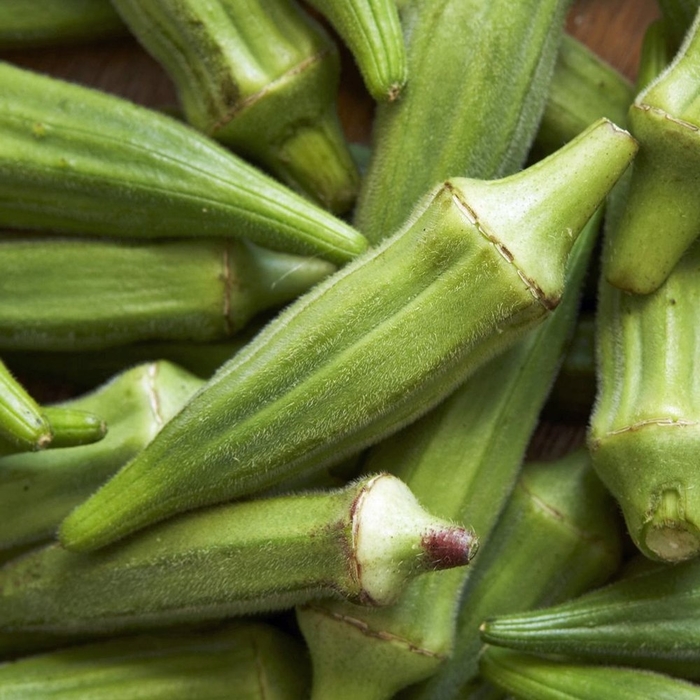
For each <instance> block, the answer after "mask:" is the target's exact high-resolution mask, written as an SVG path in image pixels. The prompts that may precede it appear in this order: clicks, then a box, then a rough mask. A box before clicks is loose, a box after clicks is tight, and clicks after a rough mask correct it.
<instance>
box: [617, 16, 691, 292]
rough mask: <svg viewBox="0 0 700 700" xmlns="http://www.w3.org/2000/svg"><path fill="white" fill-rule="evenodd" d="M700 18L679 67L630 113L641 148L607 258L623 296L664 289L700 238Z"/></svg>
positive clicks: (661, 78)
mask: <svg viewBox="0 0 700 700" xmlns="http://www.w3.org/2000/svg"><path fill="white" fill-rule="evenodd" d="M698 70H700V15H699V16H698V20H697V21H696V22H695V24H694V25H693V28H692V29H691V30H690V32H689V35H688V38H687V40H686V42H685V43H684V45H683V47H682V48H681V50H680V51H679V53H678V54H677V56H676V58H675V60H674V61H673V63H672V64H671V65H670V66H669V67H668V68H667V69H666V71H664V72H663V73H662V74H661V75H660V76H659V77H658V78H657V79H656V80H655V81H653V82H652V83H651V84H650V85H648V86H647V87H646V89H644V90H643V91H642V92H641V93H640V94H639V95H638V96H637V98H636V99H635V101H634V104H633V105H632V107H631V108H630V111H629V117H628V125H629V128H630V131H631V132H632V134H633V135H634V136H635V138H636V139H638V141H639V143H640V149H639V155H638V156H637V158H636V159H635V163H634V167H633V168H632V174H631V181H630V189H629V195H628V201H627V207H626V208H625V213H624V216H623V217H622V220H621V222H620V225H619V227H618V229H617V230H616V231H615V235H614V236H611V238H610V242H609V245H608V247H607V252H606V273H605V274H606V279H607V280H608V282H610V283H611V284H613V285H614V286H616V287H619V288H620V289H622V290H624V291H627V292H634V293H636V294H649V293H651V292H653V291H654V290H656V289H658V288H659V286H660V285H661V284H662V283H663V281H664V280H665V279H666V278H667V277H668V275H669V273H670V272H671V270H672V269H673V267H674V266H675V265H676V263H677V262H678V260H679V259H680V258H681V256H682V255H683V253H684V251H685V250H687V249H688V246H689V245H690V244H691V243H692V242H693V240H695V238H697V236H698V233H700V203H699V200H698V197H697V191H698V187H700V134H699V132H700V100H698V95H699V94H700V87H698V81H697V73H698Z"/></svg>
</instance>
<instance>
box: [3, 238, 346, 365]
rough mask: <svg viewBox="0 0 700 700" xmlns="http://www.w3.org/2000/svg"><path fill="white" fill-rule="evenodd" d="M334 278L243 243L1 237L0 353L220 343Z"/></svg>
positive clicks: (315, 265) (321, 266) (321, 264)
mask: <svg viewBox="0 0 700 700" xmlns="http://www.w3.org/2000/svg"><path fill="white" fill-rule="evenodd" d="M334 269H335V268H334V267H333V265H331V264H330V263H328V262H325V261H323V260H318V259H316V258H303V257H300V256H297V255H289V254H286V253H277V252H274V251H270V250H266V249H265V248H260V247H259V246H255V245H253V244H250V243H248V242H247V241H236V240H225V239H209V240H200V241H192V240H186V241H167V242H157V243H154V242H149V243H144V242H122V241H114V240H85V239H83V240H70V239H55V238H54V239H35V238H32V239H30V240H26V239H17V238H10V239H9V240H8V239H3V238H2V237H0V279H2V291H3V294H2V298H0V348H3V349H5V348H8V349H13V350H63V351H66V350H96V349H103V348H107V347H110V346H115V345H121V344H125V343H133V342H136V341H141V340H156V339H158V340H190V341H198V342H204V341H211V340H220V339H222V338H226V337H228V336H230V335H232V334H234V333H236V332H237V331H238V330H240V329H241V328H242V327H243V326H244V325H245V324H246V323H247V322H248V321H249V320H250V319H251V318H252V317H253V316H254V315H255V314H256V313H258V312H260V311H263V310H264V309H266V308H271V307H275V306H281V305H282V304H284V303H286V302H288V301H291V300H292V299H294V298H296V297H297V296H299V294H301V293H302V292H305V291H306V290H307V289H309V288H310V287H311V286H313V285H314V284H315V283H316V282H318V281H319V280H321V279H323V278H324V277H326V276H328V275H329V274H330V273H331V272H332V271H333V270H334ZM67 270H70V273H69V274H67Z"/></svg>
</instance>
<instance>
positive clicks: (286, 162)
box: [114, 0, 359, 213]
mask: <svg viewBox="0 0 700 700" xmlns="http://www.w3.org/2000/svg"><path fill="white" fill-rule="evenodd" d="M114 5H115V7H116V8H117V10H118V11H119V13H120V14H121V15H122V17H123V18H124V20H125V21H126V22H127V24H128V25H129V28H130V29H131V31H132V32H133V33H134V34H135V35H136V36H137V38H138V39H139V41H140V42H141V43H142V44H143V46H144V47H145V48H146V49H147V50H148V51H149V52H150V53H151V54H153V56H154V57H155V58H156V59H157V60H158V61H159V62H160V63H161V64H162V65H163V67H164V68H165V70H166V71H167V72H168V74H169V75H170V77H171V78H172V80H173V82H174V83H175V86H176V88H177V91H178V94H179V97H180V102H181V104H182V107H183V110H184V113H185V117H186V119H187V121H188V122H189V123H190V124H192V125H193V126H194V127H195V128H197V129H199V130H200V131H202V132H204V133H205V134H208V135H209V136H211V137H213V138H215V139H217V140H218V141H221V142H222V143H224V144H226V145H227V146H230V147H231V148H232V149H233V150H234V151H236V152H237V153H240V154H241V155H243V156H244V157H246V158H249V159H251V160H253V161H254V162H256V163H259V164H261V165H262V166H263V167H265V168H266V169H267V170H269V171H270V172H272V173H273V174H274V175H276V176H277V177H279V178H280V179H281V180H283V181H284V182H285V183H286V184H288V185H289V186H291V187H293V188H294V189H296V190H299V191H301V192H303V193H305V194H306V195H307V196H310V197H312V198H313V199H315V200H316V201H318V202H320V203H322V204H323V205H324V206H326V207H327V208H329V209H331V210H332V211H334V212H337V213H342V212H344V211H346V210H347V209H349V208H350V207H351V206H352V204H353V202H354V200H355V195H356V194H357V188H358V185H359V178H358V174H357V170H356V169H355V165H354V163H353V161H352V158H351V156H350V153H349V151H348V148H347V145H346V143H345V139H344V136H343V132H342V130H341V127H340V122H339V121H338V115H337V112H336V107H335V102H336V98H337V94H338V83H339V78H340V62H339V59H338V52H337V49H336V47H335V45H334V44H333V42H332V41H331V39H330V37H329V36H328V35H327V34H326V32H325V31H324V30H323V29H322V28H321V26H319V25H318V24H317V23H316V22H314V21H313V20H312V19H311V18H310V17H308V16H307V15H306V14H305V13H304V12H302V10H301V9H300V8H299V7H298V6H297V5H296V3H295V2H290V0H245V1H244V2H242V1H241V0H213V1H210V2H206V3H202V2H200V1H199V0H148V1H147V2H143V0H114Z"/></svg>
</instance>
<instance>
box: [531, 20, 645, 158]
mask: <svg viewBox="0 0 700 700" xmlns="http://www.w3.org/2000/svg"><path fill="white" fill-rule="evenodd" d="M633 100H634V90H633V87H632V84H631V83H630V82H629V81H628V80H627V79H626V78H625V77H624V76H622V75H621V74H620V73H619V72H618V71H616V70H615V69H614V68H613V67H612V66H611V65H609V64H607V63H606V62H605V61H603V60H602V59H601V58H600V57H599V56H597V55H596V54H594V53H593V52H592V51H591V50H590V49H588V48H587V47H586V46H585V45H584V44H582V43H581V42H579V41H577V40H576V39H574V38H573V37H572V36H570V35H568V34H564V35H563V36H562V39H561V45H560V46H559V53H558V54H557V61H556V64H555V66H554V73H553V75H552V80H551V82H550V84H549V94H548V96H547V102H546V104H545V108H544V112H543V113H542V120H541V121H540V126H539V130H538V132H537V137H536V138H535V146H536V148H537V149H538V150H539V151H541V152H543V153H551V152H552V151H555V150H556V149H557V148H561V146H563V145H564V144H565V143H567V142H568V141H570V140H571V139H572V138H574V137H575V136H577V135H578V134H580V133H581V132H582V131H583V130H584V129H586V128H587V127H588V126H589V125H590V124H592V123H593V122H594V121H596V120H598V119H600V118H601V117H606V118H607V119H610V121H612V122H614V123H615V124H620V125H624V123H625V121H626V119H627V110H628V109H629V107H630V105H631V104H632V101H633Z"/></svg>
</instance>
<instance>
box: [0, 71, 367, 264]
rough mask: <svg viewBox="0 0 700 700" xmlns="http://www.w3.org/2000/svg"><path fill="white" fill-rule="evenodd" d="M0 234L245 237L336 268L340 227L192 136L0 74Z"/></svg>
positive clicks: (102, 100)
mask: <svg viewBox="0 0 700 700" xmlns="http://www.w3.org/2000/svg"><path fill="white" fill-rule="evenodd" d="M0 86H2V87H1V89H0V226H5V227H12V228H33V229H37V228H39V229H48V230H52V231H64V232H72V233H80V234H102V235H109V236H117V237H122V236H127V237H141V238H148V237H163V236H176V237H182V236H185V237H192V236H196V237H204V236H236V237H239V236H240V237H246V238H249V239H250V240H252V241H254V242H256V243H259V244H260V245H263V246H266V247H269V248H273V249H276V250H283V251H286V252H292V253H300V254H317V255H321V257H324V258H327V259H328V260H331V261H333V262H346V261H347V260H349V259H351V258H353V257H355V256H356V255H357V254H358V253H360V252H362V251H363V250H364V249H365V248H366V246H367V242H366V241H365V240H364V238H363V237H362V236H361V235H360V234H359V233H357V232H356V231H354V230H353V229H352V228H351V227H349V226H348V225H346V224H345V223H343V222H342V221H340V220H339V219H336V218H335V217H333V216H331V215H330V214H328V213H327V212H325V211H323V210H322V209H320V208H319V207H317V206H314V205H313V204H311V203H310V202H308V201H306V200H305V199H304V198H302V197H301V196H300V195H297V194H295V193H293V192H292V191H291V190H289V189H287V188H286V187H284V186H283V185H281V184H279V183H277V182H275V181H274V180H273V179H272V178H270V177H268V176H266V175H264V174H263V173H262V172H260V171H259V170H257V169H256V168H255V167H253V166H252V165H249V164H247V163H245V162H244V161H242V160H241V159H240V158H237V157H236V156H234V155H233V154H231V153H228V152H227V151H226V150H225V149H223V148H222V147H221V146H219V145H218V144H216V143H214V142H213V141H211V140H210V139H209V138H207V137H206V136H204V135H201V134H198V133H197V132H196V131H194V130H193V129H191V128H189V127H187V126H185V125H183V124H181V123H179V122H177V121H175V120H174V119H171V118H169V117H165V116H163V115H160V114H157V113H156V112H154V111H151V110H148V109H144V108H143V107H138V106H136V105H134V104H131V103H130V102H127V101H126V100H122V99H120V98H117V97H113V96H111V95H107V94H105V93H101V92H98V91H96V90H90V89H88V88H84V87H80V86H78V85H70V84H69V83H65V82H63V81H60V80H55V79H53V78H48V77H44V76H41V75H38V74H35V73H32V72H30V71H25V70H21V69H19V68H15V67H13V66H11V65H9V64H0Z"/></svg>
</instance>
